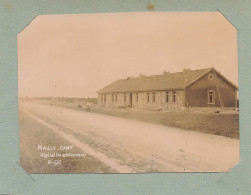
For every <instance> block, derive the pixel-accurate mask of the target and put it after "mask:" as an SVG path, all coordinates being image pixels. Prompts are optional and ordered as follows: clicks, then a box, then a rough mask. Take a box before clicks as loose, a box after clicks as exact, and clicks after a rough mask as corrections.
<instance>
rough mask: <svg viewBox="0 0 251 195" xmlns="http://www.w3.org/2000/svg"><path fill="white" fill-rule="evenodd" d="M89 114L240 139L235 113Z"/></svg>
mask: <svg viewBox="0 0 251 195" xmlns="http://www.w3.org/2000/svg"><path fill="white" fill-rule="evenodd" d="M80 110H81V109H80ZM82 110H85V109H82ZM89 112H95V113H100V114H106V115H111V116H116V117H124V118H129V119H135V120H140V121H146V122H152V123H157V124H162V125H166V126H170V127H177V128H182V129H187V130H192V131H199V132H203V133H209V134H214V135H221V136H226V137H230V138H236V139H238V138H239V114H235V113H233V114H230V113H228V114H225V113H224V114H223V113H220V114H216V113H196V112H159V111H133V110H130V109H98V108H93V109H91V110H90V111H89Z"/></svg>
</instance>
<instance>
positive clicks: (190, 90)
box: [97, 68, 238, 111]
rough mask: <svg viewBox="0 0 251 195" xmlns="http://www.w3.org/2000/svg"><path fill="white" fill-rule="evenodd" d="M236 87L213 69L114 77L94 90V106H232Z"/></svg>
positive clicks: (227, 107) (181, 108)
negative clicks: (103, 85) (101, 87)
mask: <svg viewBox="0 0 251 195" xmlns="http://www.w3.org/2000/svg"><path fill="white" fill-rule="evenodd" d="M237 91H238V87H237V86H236V85H234V84H233V83H232V82H231V81H230V80H228V79H227V78H226V77H225V76H223V75H222V74H221V73H220V72H219V71H217V70H215V69H214V68H207V69H200V70H191V69H184V70H183V71H182V72H175V73H170V72H163V74H161V75H152V76H145V75H140V76H139V77H128V78H126V79H120V80H117V81H115V82H113V83H111V84H109V85H108V86H106V87H104V88H103V89H101V90H99V91H98V92H97V93H98V105H99V106H104V107H130V108H143V109H160V110H170V111H173V110H184V109H206V110H212V109H215V108H216V109H219V108H224V109H235V108H236V107H237Z"/></svg>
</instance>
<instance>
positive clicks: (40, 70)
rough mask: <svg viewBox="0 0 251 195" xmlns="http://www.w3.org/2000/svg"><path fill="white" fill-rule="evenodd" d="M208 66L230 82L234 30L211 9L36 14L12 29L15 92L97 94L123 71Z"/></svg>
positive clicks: (234, 57) (151, 71) (134, 72)
mask: <svg viewBox="0 0 251 195" xmlns="http://www.w3.org/2000/svg"><path fill="white" fill-rule="evenodd" d="M212 66H214V67H215V68H216V69H217V70H219V71H221V73H222V74H223V75H225V76H226V77H227V78H228V79H229V80H231V81H232V82H233V83H235V84H237V85H238V59H237V32H236V29H235V28H234V27H233V26H232V25H231V24H230V23H229V22H228V21H227V20H226V19H225V18H224V17H223V16H222V15H221V14H220V13H219V12H196V13H193V12H183V13H181V12H172V13H154V12H153V13H116V14H114V13H112V14H81V15H48V16H38V17H36V18H35V19H34V20H33V21H32V22H31V24H30V25H28V27H26V28H25V29H24V30H23V31H22V32H21V33H19V34H18V85H19V86H18V87H19V89H18V92H19V96H29V97H32V96H62V97H97V94H96V91H97V90H99V89H101V88H103V87H104V86H105V85H107V84H109V83H111V82H113V81H115V80H117V79H121V78H126V77H128V76H138V75H139V74H146V75H152V74H161V73H162V72H163V70H167V71H170V72H179V71H182V70H183V68H184V67H186V68H191V69H201V68H208V67H212Z"/></svg>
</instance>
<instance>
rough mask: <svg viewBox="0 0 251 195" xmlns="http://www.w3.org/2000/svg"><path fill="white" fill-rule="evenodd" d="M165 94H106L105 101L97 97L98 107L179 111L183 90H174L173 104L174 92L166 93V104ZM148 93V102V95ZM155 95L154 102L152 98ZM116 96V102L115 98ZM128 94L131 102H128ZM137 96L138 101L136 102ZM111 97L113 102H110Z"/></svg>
mask: <svg viewBox="0 0 251 195" xmlns="http://www.w3.org/2000/svg"><path fill="white" fill-rule="evenodd" d="M166 92H167V91H149V92H132V93H107V94H105V96H106V101H105V102H104V94H99V95H98V102H99V106H105V107H132V108H142V109H163V110H170V111H171V110H181V109H182V108H183V107H184V103H185V94H184V90H175V94H176V96H175V100H176V101H175V102H174V91H173V90H170V91H168V93H169V96H168V102H166ZM148 93H149V101H148V95H147V94H148ZM153 93H155V101H154V97H153ZM116 94H117V101H116V98H115V96H116ZM125 94H126V101H124V95H125ZM130 94H131V97H132V100H131V101H130ZM137 94H138V101H137ZM101 95H103V101H102V100H101ZM112 95H113V101H112Z"/></svg>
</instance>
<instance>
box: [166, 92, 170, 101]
mask: <svg viewBox="0 0 251 195" xmlns="http://www.w3.org/2000/svg"><path fill="white" fill-rule="evenodd" d="M166 102H169V92H168V91H167V92H166Z"/></svg>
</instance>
